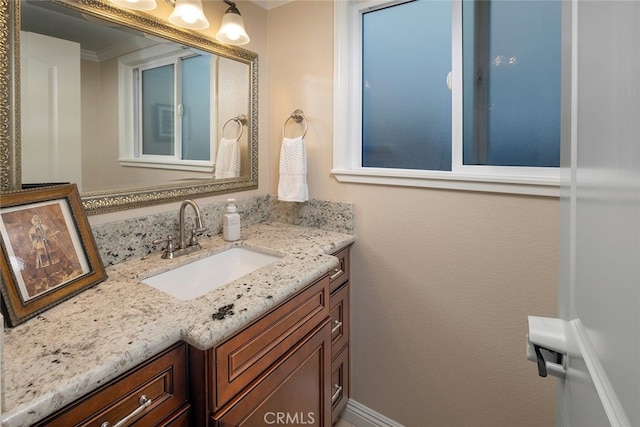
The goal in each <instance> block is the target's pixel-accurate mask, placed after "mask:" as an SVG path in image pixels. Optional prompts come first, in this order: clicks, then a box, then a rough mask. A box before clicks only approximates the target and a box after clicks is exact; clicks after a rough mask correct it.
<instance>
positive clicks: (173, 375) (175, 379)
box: [38, 343, 187, 427]
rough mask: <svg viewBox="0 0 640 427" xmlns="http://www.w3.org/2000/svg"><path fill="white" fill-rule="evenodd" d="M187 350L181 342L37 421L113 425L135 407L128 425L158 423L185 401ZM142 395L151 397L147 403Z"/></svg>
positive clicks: (78, 424) (46, 424) (54, 423)
mask: <svg viewBox="0 0 640 427" xmlns="http://www.w3.org/2000/svg"><path fill="white" fill-rule="evenodd" d="M186 352H187V348H186V344H184V343H180V344H178V345H176V346H174V347H172V348H170V349H169V350H167V351H166V352H164V353H162V354H160V355H159V356H156V357H155V358H153V359H151V360H150V361H148V362H145V363H144V364H143V365H142V366H140V367H137V368H135V369H134V370H133V371H131V372H129V373H127V374H125V375H124V376H122V377H120V378H118V379H116V380H114V381H113V382H111V383H109V384H107V385H105V386H104V387H102V388H100V389H98V390H96V391H95V392H93V393H91V394H89V395H88V396H87V397H85V398H82V399H81V400H79V401H77V402H75V403H73V404H71V405H69V406H68V407H67V408H65V409H63V410H61V411H60V412H58V413H56V414H54V415H53V416H51V417H50V418H48V419H47V420H45V421H43V422H41V423H40V424H38V425H39V426H65V427H67V426H98V427H99V426H101V425H102V424H103V423H104V422H108V423H109V425H111V426H113V425H115V424H116V423H117V422H118V421H120V420H122V419H124V418H125V417H127V416H128V415H130V414H132V413H133V412H134V411H136V410H138V411H139V412H138V413H137V415H135V416H133V417H132V418H131V422H130V423H128V424H127V425H135V426H150V425H157V424H158V422H159V421H161V420H163V419H165V418H167V417H169V415H170V414H172V413H173V412H174V411H176V410H177V409H179V408H180V407H181V406H183V405H184V404H185V403H187V376H186V375H187V368H186V360H187V357H186ZM142 396H146V397H147V398H148V399H150V400H151V403H150V404H148V406H146V407H145V405H143V404H142V403H141V397H142ZM169 425H172V424H169ZM175 425H176V426H177V425H180V424H175Z"/></svg>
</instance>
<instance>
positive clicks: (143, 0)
mask: <svg viewBox="0 0 640 427" xmlns="http://www.w3.org/2000/svg"><path fill="white" fill-rule="evenodd" d="M109 1H110V2H111V3H113V4H115V5H117V6H120V7H123V8H125V9H133V10H153V9H155V8H156V7H157V6H158V5H157V4H156V0H109Z"/></svg>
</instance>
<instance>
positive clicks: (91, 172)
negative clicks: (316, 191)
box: [20, 0, 250, 192]
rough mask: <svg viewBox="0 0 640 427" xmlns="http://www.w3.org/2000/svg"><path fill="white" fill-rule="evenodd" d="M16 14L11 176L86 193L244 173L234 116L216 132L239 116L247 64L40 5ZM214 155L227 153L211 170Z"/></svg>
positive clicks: (244, 149)
mask: <svg viewBox="0 0 640 427" xmlns="http://www.w3.org/2000/svg"><path fill="white" fill-rule="evenodd" d="M21 13H22V16H21V18H22V19H21V34H20V37H21V50H20V52H21V58H20V61H21V62H20V64H21V77H22V78H21V103H22V116H21V130H22V182H23V183H39V182H60V181H71V182H76V183H77V184H78V188H79V189H80V191H81V192H92V191H101V190H112V189H118V188H126V187H133V186H140V185H142V186H148V185H159V184H163V183H169V182H172V181H184V180H198V179H212V178H215V177H224V178H238V177H240V176H241V175H243V174H245V175H246V174H247V173H248V168H247V167H248V139H247V135H248V132H243V129H241V127H242V126H244V123H246V121H244V123H243V122H241V121H232V124H228V125H227V126H226V127H225V132H226V135H223V133H222V125H223V124H224V123H226V122H227V121H229V120H233V118H237V117H246V115H247V114H248V113H249V105H248V104H249V87H250V83H249V82H250V72H249V71H250V70H249V65H248V64H246V63H242V62H238V61H235V60H232V59H229V58H225V57H221V56H219V55H215V54H212V53H209V52H205V51H203V50H200V49H197V48H194V47H190V46H188V45H185V44H178V43H175V42H172V41H170V40H166V39H163V38H160V37H157V36H153V35H149V34H145V33H143V32H141V31H139V30H136V29H132V28H128V27H124V26H121V25H118V24H113V23H110V22H107V21H104V20H101V19H98V18H95V17H93V16H91V15H88V14H83V13H81V12H79V11H74V10H71V9H69V8H65V7H62V6H59V5H56V4H52V3H48V2H43V1H40V0H37V1H33V0H23V1H22V10H21ZM240 134H242V136H241V138H239V139H237V140H236V138H237V136H239V135H240ZM222 138H225V139H227V140H230V141H231V142H232V144H230V145H231V147H228V145H229V144H223V145H224V146H225V147H226V148H225V149H224V150H219V149H218V148H219V147H218V145H219V142H220V141H221V139H222ZM225 142H226V141H225ZM225 151H227V152H225ZM228 152H231V154H229V153H228ZM236 153H237V154H236ZM217 154H218V155H219V157H221V159H220V160H225V159H228V157H229V156H233V155H234V154H235V155H236V158H237V160H236V162H235V163H234V162H228V161H227V162H220V164H219V165H218V167H216V160H217V159H216V157H217V156H216V155H217ZM230 163H231V166H230ZM222 166H226V170H222V169H221V167H222ZM216 169H217V171H216Z"/></svg>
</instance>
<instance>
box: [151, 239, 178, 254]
mask: <svg viewBox="0 0 640 427" xmlns="http://www.w3.org/2000/svg"><path fill="white" fill-rule="evenodd" d="M175 240H176V239H175V238H174V237H173V236H172V235H171V234H169V235H168V236H167V237H166V238H164V239H155V240H154V241H153V242H151V243H153V244H154V245H159V244H161V243H165V242H166V243H167V246H166V247H165V248H164V252H163V253H162V255H161V256H160V258H163V259H171V258H173V254H174V252H175V250H176V245H175Z"/></svg>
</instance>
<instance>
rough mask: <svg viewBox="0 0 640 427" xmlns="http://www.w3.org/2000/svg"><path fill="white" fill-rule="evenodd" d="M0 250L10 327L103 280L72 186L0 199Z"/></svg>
mask: <svg viewBox="0 0 640 427" xmlns="http://www.w3.org/2000/svg"><path fill="white" fill-rule="evenodd" d="M0 245H1V249H2V257H1V258H0V273H1V274H0V279H1V281H0V291H1V292H2V299H3V311H4V312H5V315H6V316H7V317H8V318H7V321H8V323H9V326H16V325H18V324H20V323H22V322H24V321H25V320H27V319H29V318H31V317H34V316H36V315H37V314H39V313H42V312H43V311H45V310H48V309H49V308H51V307H53V306H54V305H56V304H59V303H60V302H62V301H64V300H66V299H68V298H70V297H72V296H74V295H76V294H78V293H80V292H82V291H83V290H85V289H87V288H89V287H91V286H93V285H95V284H97V283H100V282H101V281H103V280H105V279H106V278H107V274H106V272H105V269H104V265H103V264H102V260H101V258H100V254H99V253H98V250H97V247H96V243H95V240H94V238H93V233H92V232H91V228H90V226H89V222H88V220H87V216H86V214H85V212H84V209H83V207H82V202H81V201H80V195H79V193H78V188H77V187H76V185H75V184H64V185H53V186H42V187H36V188H32V189H29V190H23V191H15V192H9V193H5V194H3V195H2V196H1V199H0Z"/></svg>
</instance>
